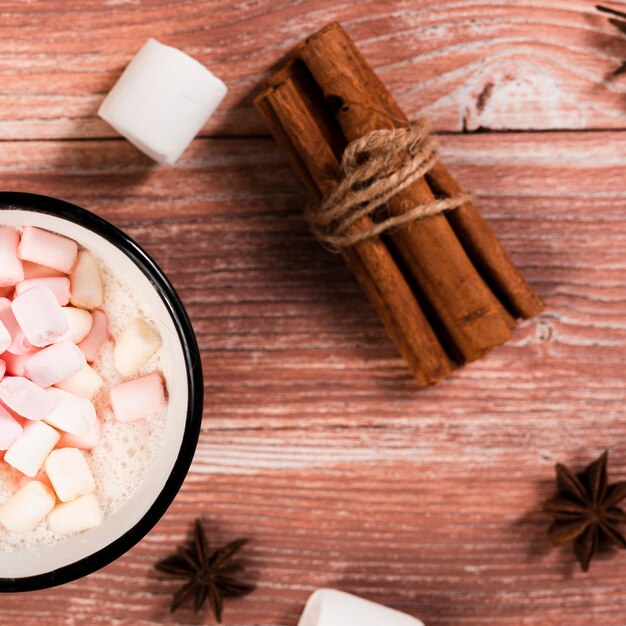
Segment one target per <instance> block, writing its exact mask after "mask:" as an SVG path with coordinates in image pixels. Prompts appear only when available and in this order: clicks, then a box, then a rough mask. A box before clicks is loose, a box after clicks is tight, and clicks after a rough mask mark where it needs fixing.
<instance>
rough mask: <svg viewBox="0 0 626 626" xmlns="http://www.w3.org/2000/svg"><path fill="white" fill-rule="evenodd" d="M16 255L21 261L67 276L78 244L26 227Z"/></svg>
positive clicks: (39, 229) (44, 231)
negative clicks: (48, 268) (36, 264)
mask: <svg viewBox="0 0 626 626" xmlns="http://www.w3.org/2000/svg"><path fill="white" fill-rule="evenodd" d="M17 254H18V256H19V257H20V259H22V261H32V262H33V263H38V264H40V265H45V266H46V267H51V268H52V269H55V270H59V271H60V272H63V273H64V274H69V273H70V272H71V271H72V268H73V267H74V263H75V262H76V255H77V254H78V244H77V243H76V242H75V241H73V240H72V239H68V238H67V237H63V235H57V234H56V233H51V232H50V231H47V230H42V229H41V228H35V227H34V226H26V228H24V232H23V233H22V238H21V240H20V245H19V246H18V249H17Z"/></svg>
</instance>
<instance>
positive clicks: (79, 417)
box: [43, 387, 96, 435]
mask: <svg viewBox="0 0 626 626" xmlns="http://www.w3.org/2000/svg"><path fill="white" fill-rule="evenodd" d="M46 393H47V394H48V395H49V396H51V397H52V399H53V400H54V402H55V408H54V410H53V411H52V413H49V414H48V415H47V416H46V417H44V418H43V421H44V422H46V424H50V426H53V427H54V428H57V429H59V430H62V431H63V432H66V433H70V434H72V435H84V434H86V433H87V432H88V431H89V429H90V428H91V426H92V424H93V422H94V420H95V419H96V409H95V407H94V405H93V404H92V403H91V401H90V400H87V399H86V398H81V397H79V396H75V395H73V394H71V393H68V392H67V391H63V389H57V388H56V387H49V388H48V389H46Z"/></svg>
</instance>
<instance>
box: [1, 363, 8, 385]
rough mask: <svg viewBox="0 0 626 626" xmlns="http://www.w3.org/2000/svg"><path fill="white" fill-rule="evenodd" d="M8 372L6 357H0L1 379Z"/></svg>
mask: <svg viewBox="0 0 626 626" xmlns="http://www.w3.org/2000/svg"><path fill="white" fill-rule="evenodd" d="M6 373H7V364H6V363H5V361H4V359H0V380H2V379H3V378H4V375H5V374H6Z"/></svg>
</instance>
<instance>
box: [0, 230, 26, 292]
mask: <svg viewBox="0 0 626 626" xmlns="http://www.w3.org/2000/svg"><path fill="white" fill-rule="evenodd" d="M19 242H20V234H19V233H18V232H17V231H16V230H14V229H13V228H9V227H8V226H0V287H7V286H10V285H15V284H16V283H19V282H20V281H21V280H24V268H23V267H22V262H21V261H20V259H19V258H18V255H17V248H18V244H19Z"/></svg>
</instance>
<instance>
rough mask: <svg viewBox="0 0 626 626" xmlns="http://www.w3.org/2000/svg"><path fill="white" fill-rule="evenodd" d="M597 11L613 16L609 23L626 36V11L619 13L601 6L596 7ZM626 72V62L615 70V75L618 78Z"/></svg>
mask: <svg viewBox="0 0 626 626" xmlns="http://www.w3.org/2000/svg"><path fill="white" fill-rule="evenodd" d="M596 9H598V11H602V12H603V13H608V14H609V15H613V16H614V17H611V18H610V19H609V22H610V23H611V24H613V26H615V28H618V29H619V30H620V31H622V33H625V34H626V13H624V11H618V10H617V9H611V8H610V7H604V6H601V5H599V4H597V5H596ZM624 72H626V61H624V62H623V63H622V64H621V65H620V66H619V67H618V68H616V69H614V70H613V75H614V76H617V75H618V74H624Z"/></svg>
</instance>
